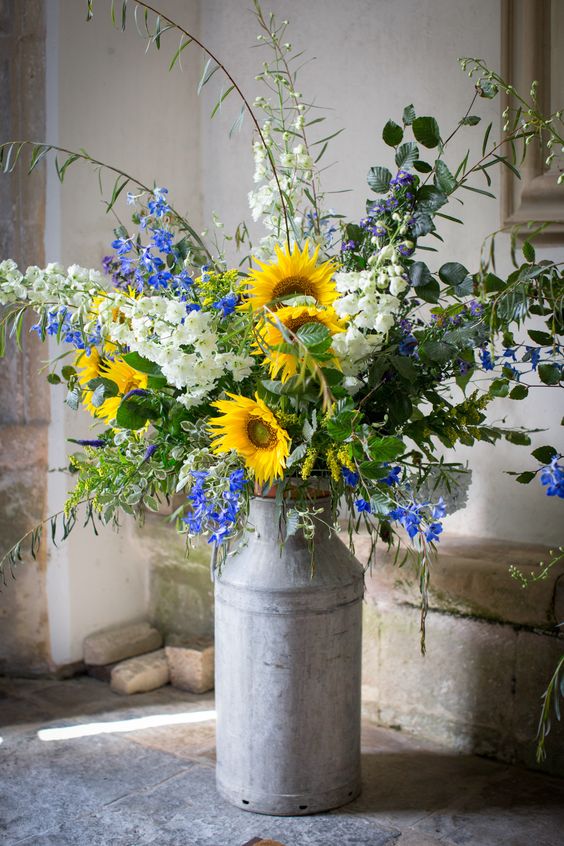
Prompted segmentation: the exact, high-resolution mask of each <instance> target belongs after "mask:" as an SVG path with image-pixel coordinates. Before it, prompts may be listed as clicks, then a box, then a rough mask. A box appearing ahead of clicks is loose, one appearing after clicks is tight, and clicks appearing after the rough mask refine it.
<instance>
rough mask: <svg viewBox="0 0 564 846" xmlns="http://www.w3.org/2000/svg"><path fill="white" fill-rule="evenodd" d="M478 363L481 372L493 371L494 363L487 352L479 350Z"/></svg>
mask: <svg viewBox="0 0 564 846" xmlns="http://www.w3.org/2000/svg"><path fill="white" fill-rule="evenodd" d="M480 362H481V364H482V369H483V370H493V369H494V362H493V359H492V356H491V353H490V351H489V350H486V349H482V350H480Z"/></svg>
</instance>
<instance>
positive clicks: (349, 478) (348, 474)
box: [341, 467, 360, 488]
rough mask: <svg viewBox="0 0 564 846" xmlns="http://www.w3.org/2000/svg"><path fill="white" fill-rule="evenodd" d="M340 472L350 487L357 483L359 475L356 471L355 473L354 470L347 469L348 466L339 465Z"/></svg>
mask: <svg viewBox="0 0 564 846" xmlns="http://www.w3.org/2000/svg"><path fill="white" fill-rule="evenodd" d="M341 473H342V475H343V479H344V480H345V482H346V483H347V485H350V486H351V488H355V487H356V486H357V485H358V480H359V479H360V476H359V475H358V473H355V472H354V470H349V468H348V467H341Z"/></svg>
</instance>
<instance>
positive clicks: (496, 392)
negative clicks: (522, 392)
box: [489, 379, 509, 397]
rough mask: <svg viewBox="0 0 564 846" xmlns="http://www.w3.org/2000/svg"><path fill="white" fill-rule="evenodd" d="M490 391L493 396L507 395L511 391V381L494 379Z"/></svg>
mask: <svg viewBox="0 0 564 846" xmlns="http://www.w3.org/2000/svg"><path fill="white" fill-rule="evenodd" d="M489 393H490V394H491V396H492V397H506V396H507V395H508V393H509V382H508V381H507V379H494V380H493V382H492V383H491V385H490V390H489Z"/></svg>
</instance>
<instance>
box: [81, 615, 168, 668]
mask: <svg viewBox="0 0 564 846" xmlns="http://www.w3.org/2000/svg"><path fill="white" fill-rule="evenodd" d="M162 642H163V639H162V635H161V633H160V632H159V631H158V630H157V629H155V627H154V626H151V624H150V623H147V622H140V623H130V624H129V625H127V626H115V627H112V628H109V629H103V630H102V631H99V632H94V633H93V634H90V635H88V637H86V638H84V663H85V664H94V665H97V666H99V665H104V664H113V663H115V662H116V661H123V659H124V658H132V657H134V656H135V655H142V654H143V653H145V652H153V651H154V650H155V649H158V648H159V647H160V646H162Z"/></svg>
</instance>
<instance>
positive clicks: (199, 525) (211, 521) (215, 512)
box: [183, 470, 248, 545]
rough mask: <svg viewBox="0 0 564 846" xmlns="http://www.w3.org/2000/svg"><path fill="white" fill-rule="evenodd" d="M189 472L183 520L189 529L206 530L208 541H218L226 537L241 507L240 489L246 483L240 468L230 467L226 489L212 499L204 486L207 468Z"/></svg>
mask: <svg viewBox="0 0 564 846" xmlns="http://www.w3.org/2000/svg"><path fill="white" fill-rule="evenodd" d="M191 475H192V478H193V479H194V484H193V485H192V489H191V491H190V494H189V495H188V501H189V502H190V505H191V510H190V512H189V513H188V514H187V515H186V516H185V517H184V518H183V521H184V523H186V525H187V526H188V529H189V531H190V532H192V533H194V534H202V533H203V532H209V533H210V537H209V539H208V543H215V544H216V545H219V544H221V543H223V541H225V540H226V539H228V538H229V537H230V534H231V531H232V529H233V526H234V525H235V523H236V521H237V516H238V514H239V509H240V507H241V498H240V497H241V492H242V490H243V489H244V487H245V485H246V484H248V479H245V474H244V471H243V470H234V471H233V472H232V473H231V474H230V475H229V479H228V482H229V490H224V491H223V492H222V494H221V495H220V496H219V498H217V495H216V498H215V499H214V498H213V496H212V495H211V494H210V492H209V491H208V490H206V481H207V480H208V478H209V472H208V471H207V470H193V471H192V473H191Z"/></svg>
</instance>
